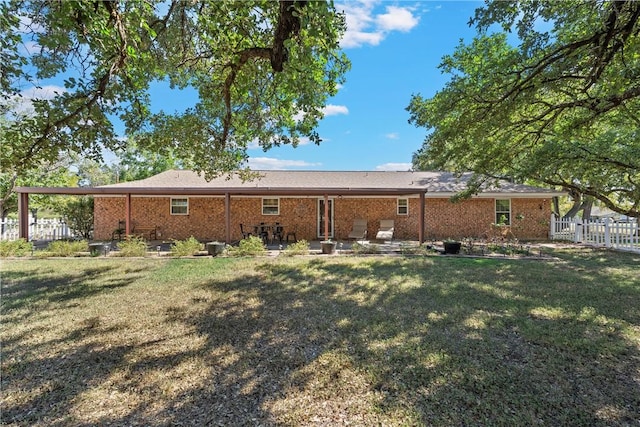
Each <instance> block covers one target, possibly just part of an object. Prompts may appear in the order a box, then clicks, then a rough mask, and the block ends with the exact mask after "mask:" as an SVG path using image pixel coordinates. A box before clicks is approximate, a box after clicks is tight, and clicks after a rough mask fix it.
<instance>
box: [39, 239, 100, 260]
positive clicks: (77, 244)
mask: <svg viewBox="0 0 640 427" xmlns="http://www.w3.org/2000/svg"><path fill="white" fill-rule="evenodd" d="M88 250H89V243H88V242H87V241H86V240H56V241H54V242H51V243H49V245H48V246H47V249H46V250H44V251H43V252H41V253H39V254H38V256H41V257H47V256H59V257H68V256H77V255H79V254H80V252H87V251H88Z"/></svg>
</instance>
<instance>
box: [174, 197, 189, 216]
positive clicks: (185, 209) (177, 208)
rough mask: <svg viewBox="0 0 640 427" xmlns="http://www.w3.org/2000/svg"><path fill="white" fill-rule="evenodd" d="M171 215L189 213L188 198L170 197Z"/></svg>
mask: <svg viewBox="0 0 640 427" xmlns="http://www.w3.org/2000/svg"><path fill="white" fill-rule="evenodd" d="M171 215H189V199H171Z"/></svg>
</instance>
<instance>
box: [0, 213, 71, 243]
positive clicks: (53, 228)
mask: <svg viewBox="0 0 640 427" xmlns="http://www.w3.org/2000/svg"><path fill="white" fill-rule="evenodd" d="M18 237H19V229H18V220H17V219H9V218H7V219H5V220H4V221H0V240H17V239H18ZM73 237H76V236H75V234H74V233H72V232H71V230H69V227H67V224H66V223H65V222H64V221H62V220H60V219H38V220H37V221H34V220H33V218H29V240H56V239H68V238H73Z"/></svg>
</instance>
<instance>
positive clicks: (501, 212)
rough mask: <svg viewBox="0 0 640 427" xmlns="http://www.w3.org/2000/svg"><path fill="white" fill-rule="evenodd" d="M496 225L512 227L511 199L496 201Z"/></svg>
mask: <svg viewBox="0 0 640 427" xmlns="http://www.w3.org/2000/svg"><path fill="white" fill-rule="evenodd" d="M496 224H498V225H511V200H510V199H496Z"/></svg>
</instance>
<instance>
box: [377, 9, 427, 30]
mask: <svg viewBox="0 0 640 427" xmlns="http://www.w3.org/2000/svg"><path fill="white" fill-rule="evenodd" d="M376 22H377V24H378V27H379V28H381V29H382V30H383V31H396V30H397V31H402V32H403V33H406V32H408V31H411V29H412V28H413V27H415V26H416V25H418V18H416V17H415V16H413V13H412V12H411V11H410V10H408V9H407V8H404V7H397V6H387V13H384V14H382V15H378V17H377V18H376Z"/></svg>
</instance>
